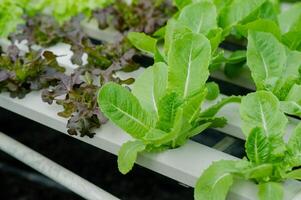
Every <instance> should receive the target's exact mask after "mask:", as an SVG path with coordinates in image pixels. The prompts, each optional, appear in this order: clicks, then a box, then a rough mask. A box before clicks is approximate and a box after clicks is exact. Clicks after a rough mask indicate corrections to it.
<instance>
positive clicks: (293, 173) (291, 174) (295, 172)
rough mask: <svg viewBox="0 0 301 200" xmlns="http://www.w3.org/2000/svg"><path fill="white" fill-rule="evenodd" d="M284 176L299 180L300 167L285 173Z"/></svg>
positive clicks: (300, 175)
mask: <svg viewBox="0 0 301 200" xmlns="http://www.w3.org/2000/svg"><path fill="white" fill-rule="evenodd" d="M285 178H287V179H297V180H301V169H296V170H293V171H291V172H289V173H287V174H285Z"/></svg>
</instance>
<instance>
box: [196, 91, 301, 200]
mask: <svg viewBox="0 0 301 200" xmlns="http://www.w3.org/2000/svg"><path fill="white" fill-rule="evenodd" d="M240 114H241V118H242V121H243V123H242V130H243V133H244V134H245V136H246V138H247V139H246V144H245V148H246V153H247V158H245V159H244V160H233V161H226V160H221V161H217V162H214V163H213V164H212V165H211V166H210V167H209V168H208V169H207V170H206V171H204V173H203V174H202V176H201V177H200V179H199V180H198V182H197V185H196V189H195V199H200V200H203V199H226V196H227V193H228V190H229V189H230V187H231V185H232V184H233V181H234V180H237V179H239V178H241V179H246V180H253V181H255V182H256V183H257V184H258V188H259V191H258V196H259V199H261V200H266V199H277V200H278V199H279V200H282V199H283V193H284V191H283V186H282V183H281V182H283V181H285V180H288V179H300V169H299V168H298V167H299V166H300V165H301V158H300V151H301V146H300V139H301V138H300V135H301V129H300V128H301V125H299V126H297V127H296V128H295V130H294V133H293V134H292V135H291V136H290V138H289V141H288V142H285V141H284V139H283V136H284V135H285V128H286V125H287V122H288V120H287V118H286V116H285V115H284V113H283V112H282V111H281V109H280V103H279V101H278V99H277V98H276V97H275V96H274V95H273V94H272V93H271V92H266V91H258V92H256V93H251V94H249V95H247V96H246V97H243V98H242V102H241V107H240Z"/></svg>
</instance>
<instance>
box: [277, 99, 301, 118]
mask: <svg viewBox="0 0 301 200" xmlns="http://www.w3.org/2000/svg"><path fill="white" fill-rule="evenodd" d="M280 107H281V110H282V111H283V112H285V113H286V114H289V115H294V116H298V117H301V105H299V104H298V103H296V102H295V101H281V102H280Z"/></svg>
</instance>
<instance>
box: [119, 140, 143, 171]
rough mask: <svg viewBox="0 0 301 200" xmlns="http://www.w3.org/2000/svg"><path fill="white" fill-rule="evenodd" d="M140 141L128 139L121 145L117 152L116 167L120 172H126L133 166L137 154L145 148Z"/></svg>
mask: <svg viewBox="0 0 301 200" xmlns="http://www.w3.org/2000/svg"><path fill="white" fill-rule="evenodd" d="M145 148H146V147H145V145H144V144H143V142H142V141H140V140H136V141H129V142H126V143H124V144H123V145H122V147H121V149H120V150H119V153H118V161H117V162H118V169H119V171H120V172H121V173H122V174H126V173H128V172H129V171H131V169H132V168H133V166H134V164H135V161H136V159H137V154H138V153H139V152H142V151H144V150H145Z"/></svg>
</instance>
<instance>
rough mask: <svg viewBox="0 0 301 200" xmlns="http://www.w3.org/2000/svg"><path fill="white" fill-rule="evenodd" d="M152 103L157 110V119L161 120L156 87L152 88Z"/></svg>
mask: <svg viewBox="0 0 301 200" xmlns="http://www.w3.org/2000/svg"><path fill="white" fill-rule="evenodd" d="M152 101H153V104H154V109H155V112H156V115H157V118H158V119H159V113H158V107H157V101H156V98H155V91H154V87H152Z"/></svg>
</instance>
